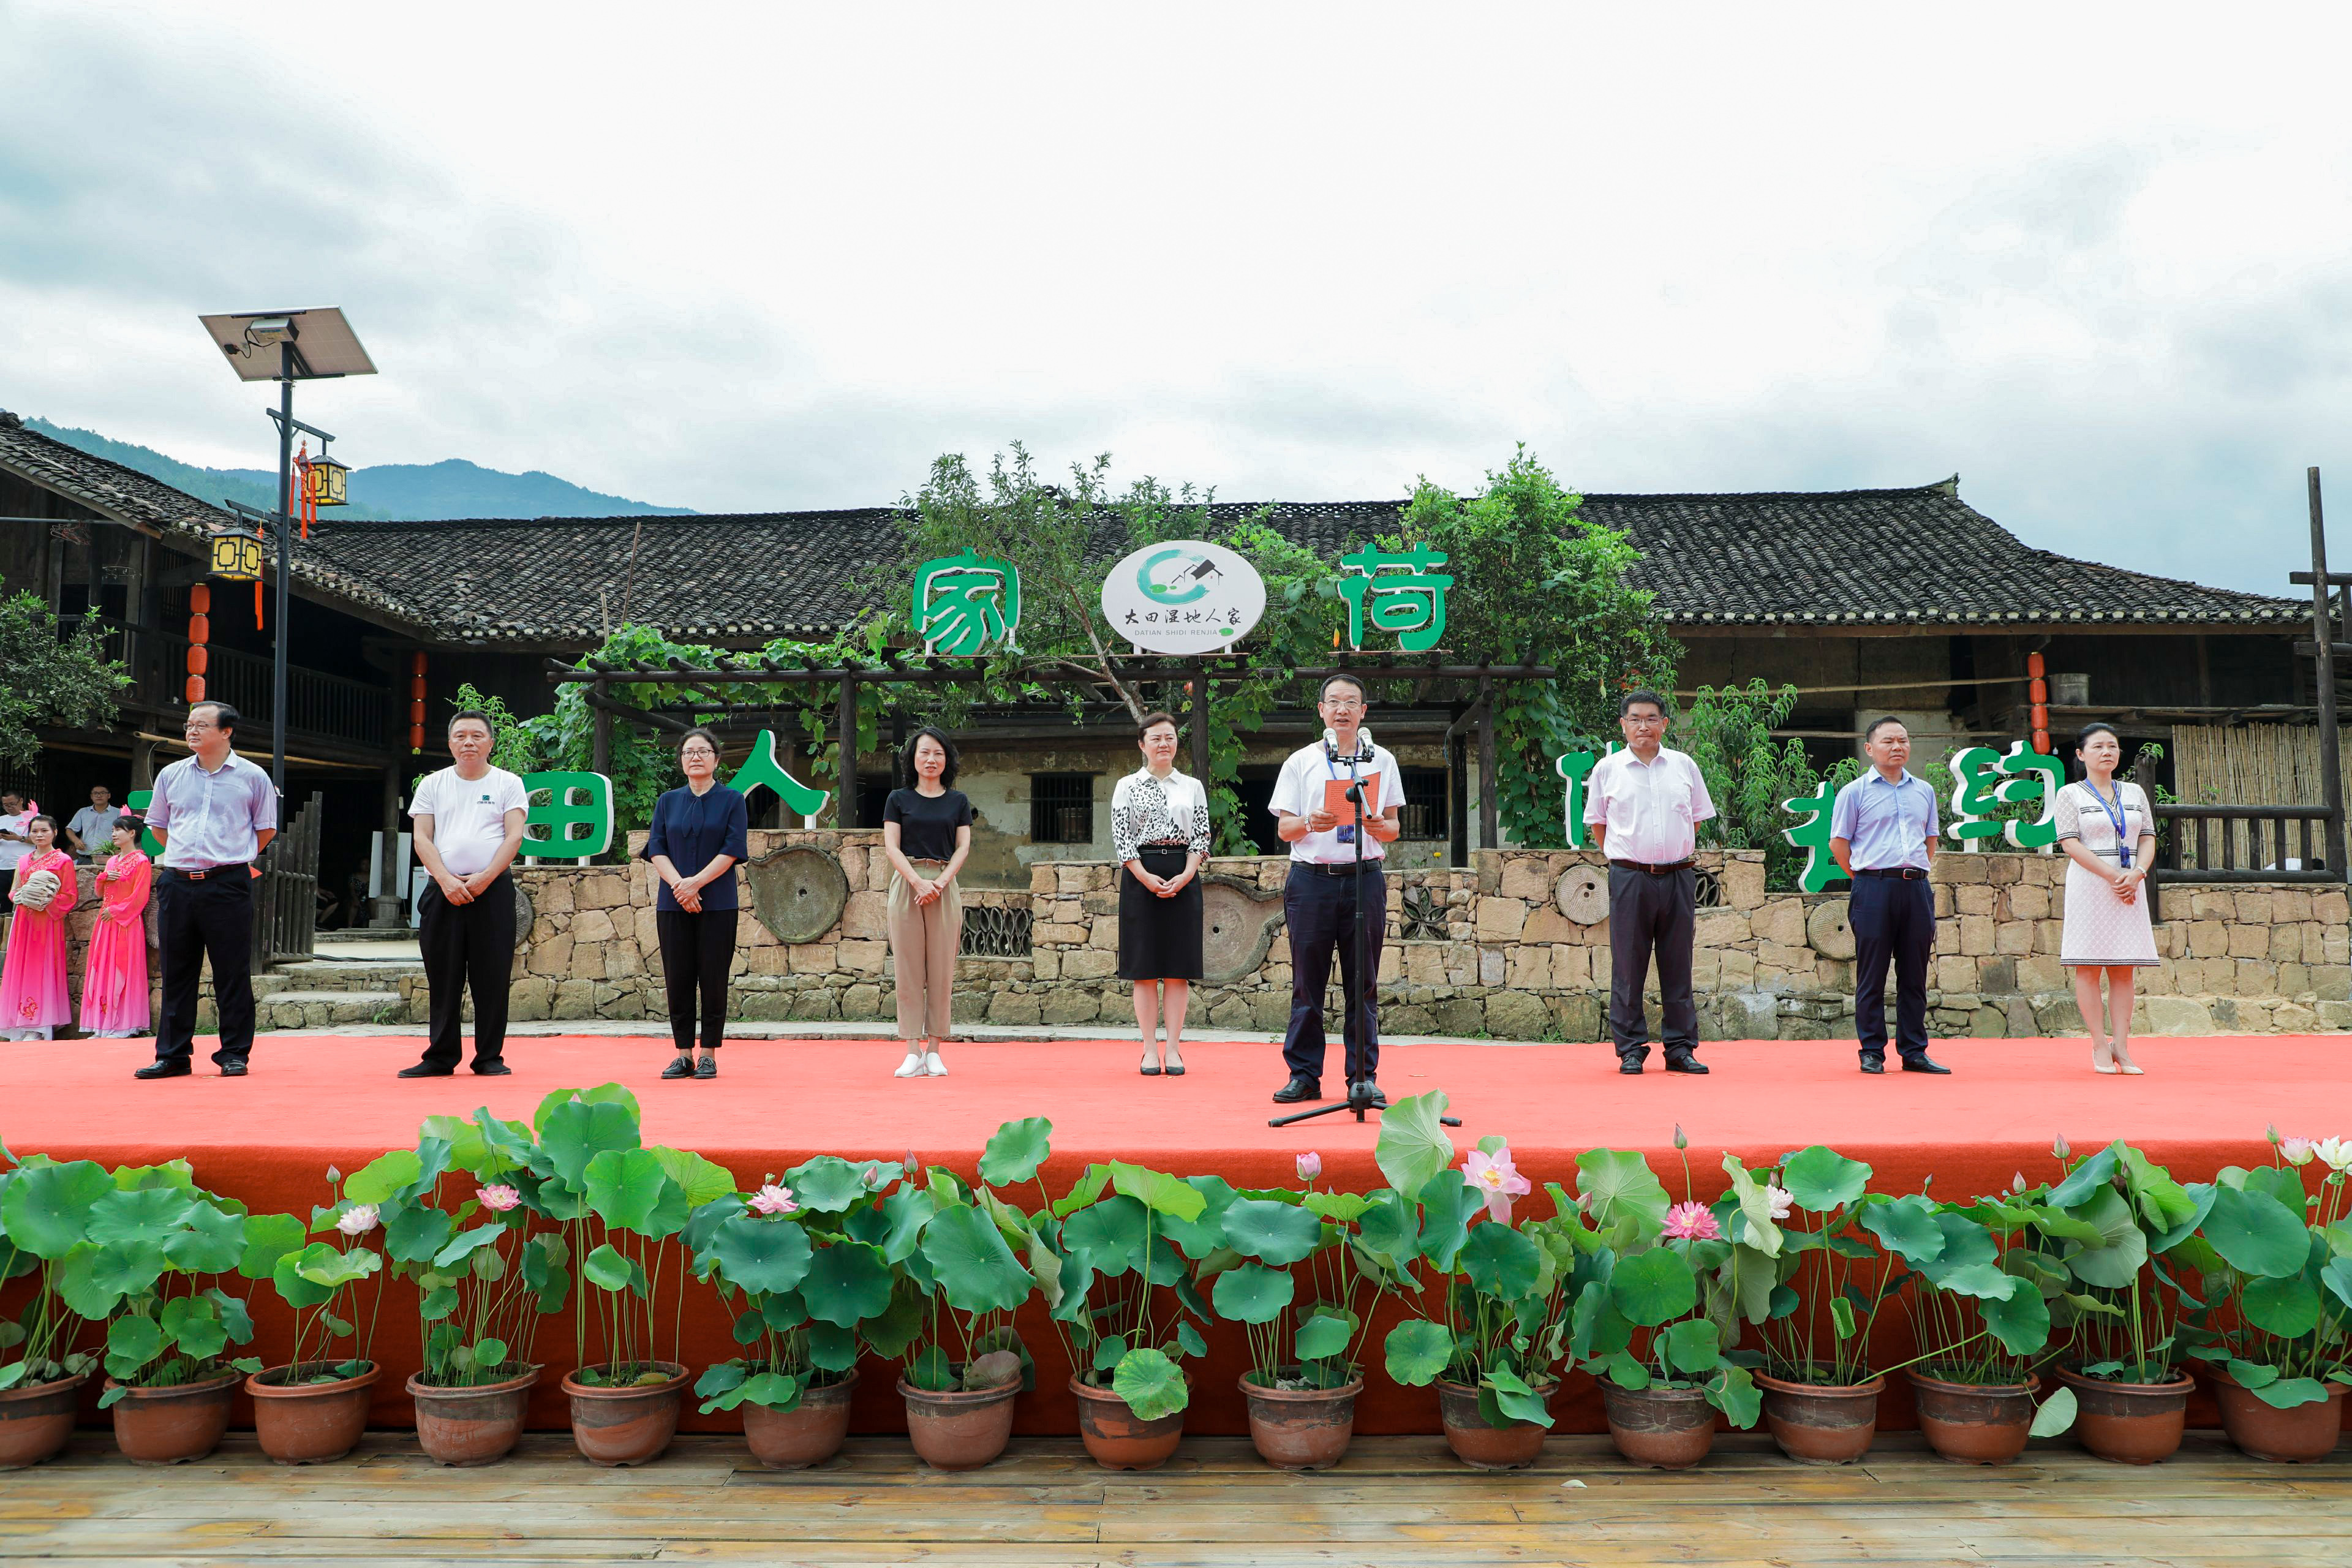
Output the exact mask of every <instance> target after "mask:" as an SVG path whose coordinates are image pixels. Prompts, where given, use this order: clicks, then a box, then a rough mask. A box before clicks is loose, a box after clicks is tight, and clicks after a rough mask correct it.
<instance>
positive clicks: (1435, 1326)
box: [1387, 1318, 1454, 1388]
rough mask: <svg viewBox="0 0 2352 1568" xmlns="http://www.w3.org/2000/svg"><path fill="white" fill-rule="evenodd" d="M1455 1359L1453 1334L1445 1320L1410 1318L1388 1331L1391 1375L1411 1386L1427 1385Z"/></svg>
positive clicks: (1388, 1355)
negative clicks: (1432, 1320)
mask: <svg viewBox="0 0 2352 1568" xmlns="http://www.w3.org/2000/svg"><path fill="white" fill-rule="evenodd" d="M1453 1359H1454V1335H1453V1333H1452V1331H1449V1330H1448V1329H1447V1328H1446V1327H1445V1325H1444V1324H1443V1323H1433V1322H1431V1321H1428V1320H1427V1319H1425V1318H1408V1319H1406V1320H1405V1321H1403V1322H1402V1323H1399V1324H1398V1325H1397V1326H1396V1327H1395V1328H1393V1329H1391V1330H1390V1331H1389V1337H1388V1344H1387V1360H1388V1368H1389V1375H1390V1376H1391V1377H1392V1378H1394V1379H1396V1381H1397V1382H1399V1383H1402V1384H1406V1385H1407V1386H1409V1387H1412V1388H1422V1387H1426V1386H1427V1385H1428V1384H1430V1383H1431V1382H1432V1381H1433V1380H1434V1379H1435V1378H1436V1376H1437V1374H1438V1373H1441V1372H1444V1370H1445V1367H1446V1363H1448V1362H1451V1361H1452V1360H1453Z"/></svg>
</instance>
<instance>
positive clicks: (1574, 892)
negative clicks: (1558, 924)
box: [1552, 866, 1609, 926]
mask: <svg viewBox="0 0 2352 1568" xmlns="http://www.w3.org/2000/svg"><path fill="white" fill-rule="evenodd" d="M1552 900H1553V901H1554V902H1555V903H1557V904H1559V912H1560V913H1561V914H1564V915H1566V916H1567V917H1568V918H1569V919H1570V920H1572V921H1575V922H1576V923H1577V924H1578V925H1580V926H1597V925H1599V924H1600V923H1601V921H1605V920H1607V919H1608V918H1609V872H1608V868H1605V867H1601V866H1570V868H1568V869H1567V870H1565V871H1562V872H1561V873H1560V874H1559V887H1557V888H1555V889H1553V890H1552Z"/></svg>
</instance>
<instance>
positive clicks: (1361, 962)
mask: <svg viewBox="0 0 2352 1568" xmlns="http://www.w3.org/2000/svg"><path fill="white" fill-rule="evenodd" d="M1316 706H1317V710H1318V711H1319V712H1320V713H1321V714H1322V715H1323V722H1324V724H1325V725H1326V726H1327V728H1326V729H1325V730H1324V731H1323V739H1321V740H1320V741H1318V742H1315V743H1314V744H1313V745H1309V746H1301V747H1300V748H1299V749H1298V750H1297V751H1296V752H1292V753H1291V754H1290V760H1289V761H1288V762H1286V763H1283V764H1282V776H1281V777H1280V778H1279V779H1277V780H1276V782H1275V786H1274V798H1273V800H1272V802H1271V808H1272V810H1273V812H1274V814H1275V816H1276V818H1277V819H1278V823H1279V826H1278V828H1277V831H1278V832H1280V834H1281V835H1282V838H1283V842H1285V843H1286V844H1288V845H1289V846H1290V879H1289V880H1288V881H1287V882H1286V883H1285V884H1284V885H1283V889H1282V912H1283V916H1284V918H1285V920H1286V922H1287V926H1288V931H1289V936H1290V1027H1289V1029H1288V1030H1287V1031H1286V1033H1285V1034H1284V1036H1283V1038H1282V1059H1283V1063H1284V1065H1285V1066H1286V1067H1288V1068H1290V1081H1289V1082H1288V1083H1286V1084H1284V1085H1283V1086H1282V1087H1281V1088H1280V1089H1276V1090H1275V1093H1274V1098H1275V1099H1276V1100H1277V1101H1279V1102H1281V1103H1283V1104H1285V1105H1288V1104H1291V1103H1293V1102H1295V1101H1297V1100H1320V1099H1322V1098H1323V1047H1324V1036H1323V993H1324V990H1325V988H1326V987H1327V986H1328V985H1329V984H1330V980H1331V952H1332V949H1333V948H1334V947H1335V946H1336V947H1337V948H1338V950H1339V985H1340V990H1341V993H1342V994H1343V995H1344V996H1345V997H1346V999H1347V1012H1346V1014H1345V1018H1346V1024H1345V1026H1344V1028H1343V1030H1342V1034H1343V1037H1344V1038H1345V1041H1346V1045H1347V1052H1348V1058H1347V1059H1348V1064H1349V1068H1350V1069H1351V1070H1352V1071H1353V1072H1354V1074H1355V1077H1354V1078H1353V1079H1350V1081H1349V1086H1348V1088H1349V1099H1350V1100H1356V1101H1359V1102H1361V1103H1367V1104H1371V1105H1385V1104H1386V1103H1388V1102H1387V1100H1385V1099H1384V1098H1383V1097H1382V1096H1381V1086H1380V1084H1379V1082H1378V1081H1377V1080H1376V1076H1375V1075H1376V1074H1377V1072H1378V1070H1379V1068H1380V1059H1381V1035H1380V1018H1379V1016H1378V1013H1377V1011H1376V1009H1375V1006H1374V997H1375V996H1376V995H1377V994H1378V993H1379V990H1380V974H1381V945H1382V942H1383V941H1384V940H1385V938H1386V937H1387V934H1388V911H1389V894H1388V879H1386V878H1385V877H1383V876H1381V859H1382V858H1383V857H1384V856H1385V855H1386V853H1387V850H1386V848H1385V846H1387V845H1388V844H1390V843H1391V842H1392V841H1393V840H1394V839H1395V837H1396V836H1397V813H1398V811H1399V810H1400V809H1402V806H1403V805H1404V781H1403V780H1402V779H1401V778H1399V777H1398V776H1397V762H1396V758H1395V757H1394V756H1392V755H1391V754H1390V753H1389V752H1388V750H1387V749H1386V748H1385V747H1381V746H1376V745H1373V744H1372V743H1371V742H1372V737H1371V735H1370V732H1369V731H1366V730H1365V729H1364V710H1365V708H1366V706H1367V700H1366V698H1365V695H1364V683H1363V682H1362V681H1360V680H1358V679H1356V678H1355V677H1353V676H1350V675H1335V676H1332V677H1331V678H1329V679H1327V680H1325V681H1324V682H1323V695H1322V700H1321V701H1320V702H1318V704H1317V705H1316ZM1356 787H1360V788H1361V790H1362V807H1363V824H1364V842H1363V843H1361V844H1358V843H1357V842H1356V826H1355V824H1356V811H1357V807H1356V805H1355V804H1354V803H1352V802H1350V801H1349V800H1348V799H1347V798H1346V795H1347V793H1348V791H1349V789H1351V788H1356ZM1359 851H1360V852H1361V855H1362V858H1363V868H1362V870H1361V872H1360V873H1359V871H1358V869H1357V865H1356V861H1357V857H1358V853H1359ZM1359 875H1360V876H1361V877H1362V879H1363V895H1362V896H1363V901H1362V903H1361V905H1360V906H1359V904H1358V903H1357V886H1356V882H1357V878H1358V876H1359Z"/></svg>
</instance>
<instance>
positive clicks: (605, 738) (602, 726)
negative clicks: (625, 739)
mask: <svg viewBox="0 0 2352 1568" xmlns="http://www.w3.org/2000/svg"><path fill="white" fill-rule="evenodd" d="M588 689H589V690H591V691H593V692H594V693H595V694H596V695H597V696H599V697H610V696H611V695H612V694H613V693H612V689H611V688H610V687H609V686H607V685H606V684H605V683H604V681H602V680H597V681H594V682H593V683H591V684H590V686H589V688H588ZM595 714H596V716H595V718H594V719H593V720H591V721H589V724H590V727H589V731H588V732H589V737H590V738H589V742H588V771H589V772H591V773H607V774H609V773H612V771H613V715H612V713H611V712H610V711H609V710H606V709H603V708H599V709H597V710H595Z"/></svg>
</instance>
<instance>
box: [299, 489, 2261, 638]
mask: <svg viewBox="0 0 2352 1568" xmlns="http://www.w3.org/2000/svg"><path fill="white" fill-rule="evenodd" d="M1401 509H1402V502H1398V501H1335V502H1281V503H1277V504H1276V505H1275V506H1274V507H1273V509H1272V516H1271V519H1270V521H1271V522H1272V524H1273V526H1274V527H1275V528H1276V529H1277V530H1279V531H1281V532H1282V533H1284V534H1286V536H1288V537H1289V538H1291V539H1293V540H1296V541H1297V542H1299V543H1301V544H1304V545H1307V547H1309V548H1310V549H1313V550H1315V551H1317V552H1319V553H1321V554H1323V555H1325V556H1327V557H1336V556H1337V555H1339V553H1340V552H1342V551H1344V550H1345V549H1347V548H1349V546H1351V545H1352V544H1354V543H1357V542H1361V541H1363V540H1365V539H1368V538H1370V537H1372V536H1374V535H1377V534H1380V533H1383V532H1387V531H1392V530H1393V529H1394V528H1395V526H1396V521H1397V517H1398V514H1399V512H1400V510H1401ZM1255 510H1257V508H1256V506H1255V505H1253V504H1247V503H1239V502H1221V503H1219V504H1218V505H1217V507H1216V508H1215V511H1216V513H1217V515H1218V519H1219V521H1220V522H1221V523H1223V522H1224V521H1231V520H1234V519H1239V518H1241V517H1244V516H1246V515H1248V514H1249V513H1251V512H1253V511H1255ZM1583 510H1584V515H1585V516H1586V517H1588V518H1591V520H1593V521H1596V522H1600V523H1603V524H1606V525H1607V526H1609V527H1612V528H1617V529H1622V530H1624V531H1626V532H1627V533H1628V534H1630V535H1631V536H1632V538H1633V543H1634V544H1635V545H1636V546H1637V547H1638V548H1639V549H1640V550H1641V551H1642V560H1641V561H1640V562H1639V563H1637V564H1636V565H1635V566H1634V567H1633V573H1632V577H1633V582H1634V583H1635V584H1637V585H1638V586H1641V587H1643V588H1647V589H1650V590H1652V591H1653V592H1654V594H1655V595H1657V605H1658V609H1659V612H1660V613H1661V614H1662V615H1663V616H1664V618H1665V619H1667V620H1668V621H1670V622H1672V623H1674V624H1675V625H1678V626H1687V627H1692V628H1698V627H1705V626H1741V625H1749V624H1754V625H1759V626H1761V625H1782V626H1786V625H1796V626H1807V625H1811V626H1826V625H1832V624H1836V625H1912V626H1919V625H1948V626H1969V625H1975V626H1993V625H1996V624H2004V625H2005V624H2012V623H2013V624H2017V625H2021V626H2023V625H2034V626H2048V625H2052V624H2057V623H2084V624H2089V623H2099V624H2113V623H2118V622H2136V623H2142V624H2147V623H2173V624H2187V625H2200V626H2216V625H2240V626H2244V625H2248V624H2254V625H2259V624H2263V623H2273V624H2276V625H2278V626H2281V627H2282V628H2283V629H2284V628H2285V627H2288V626H2293V625H2294V623H2295V621H2296V620H2297V619H2298V617H2300V616H2303V615H2304V614H2305V612H2306V610H2307V609H2308V606H2307V605H2300V604H2299V603H2298V602H2296V601H2294V600H2290V599H2276V598H2267V597H2264V596H2263V595H2257V594H2245V593H2239V592H2235V591H2233V590H2230V589H2225V588H2207V587H2202V586H2200V585H2199V584H2194V583H2184V582H2179V581H2177V580H2175V579H2172V578H2167V577H2155V576H2150V575H2147V574H2144V573H2138V572H2127V571H2125V570H2123V569H2122V568H2120V567H2115V566H2104V565H2100V564H2098V563H2095V562H2086V561H2075V560H2072V559H2070V558H2068V557H2066V556H2063V555H2056V554H2053V553H2052V552H2048V551H2043V550H2034V549H2031V548H2029V547H2028V546H2027V545H2025V544H2024V543H2023V542H2021V541H2020V540H2018V539H2017V538H2016V537H2015V536H2014V535H2012V534H2011V533H2010V532H2009V531H2007V530H2006V529H2004V528H2002V527H2001V526H2000V524H1998V523H1996V522H1994V521H1992V520H1991V519H1990V518H1988V517H1986V516H1984V515H1983V514H1982V513H1980V512H1979V511H1977V510H1975V509H1974V508H1972V507H1970V506H1969V505H1968V504H1967V503H1966V502H1964V501H1962V500H1960V499H1959V495H1958V482H1957V480H1947V481H1945V482H1943V483H1941V484H1933V485H1921V486H1917V487H1915V488H1911V489H1878V490H1832V491H1790V492H1780V493H1768V494H1756V495H1588V496H1586V497H1585V498H1584V509H1583ZM315 537H316V539H317V551H318V552H319V553H320V554H321V555H323V556H325V557H326V558H327V559H328V560H330V561H331V562H332V563H335V564H336V565H338V566H340V567H341V568H342V569H343V570H345V571H346V572H348V573H350V574H352V575H355V576H361V577H365V578H369V579H372V580H374V581H379V582H386V583H397V584H400V587H401V592H402V593H403V594H404V595H406V596H409V597H411V598H413V599H415V601H417V602H418V603H419V604H420V605H422V606H423V607H424V608H425V609H426V610H428V611H429V612H430V614H431V616H432V617H433V623H434V625H435V626H436V628H437V629H439V630H440V631H441V632H442V633H443V634H444V635H445V636H450V637H457V638H459V639H462V640H467V641H483V642H532V643H580V642H593V641H596V640H598V639H599V638H600V637H601V634H602V629H603V628H604V626H608V625H615V624H618V623H619V622H620V621H621V620H622V619H623V618H624V612H625V613H626V616H627V618H630V619H634V620H636V621H639V622H642V623H646V624H650V625H655V626H663V627H666V628H667V629H668V630H669V631H670V632H671V633H672V634H673V635H676V636H679V637H699V638H706V639H709V638H737V639H744V638H750V639H764V638H767V637H779V636H792V635H799V634H804V633H807V632H812V631H816V630H818V629H820V628H831V627H833V626H840V625H843V624H845V622H847V621H849V620H850V619H852V618H853V617H855V616H856V614H857V612H858V611H859V610H860V609H862V608H864V607H865V602H864V600H863V599H862V598H861V597H860V596H859V595H856V594H855V593H853V592H852V591H851V590H850V587H849V580H850V578H851V576H852V575H853V574H855V573H856V571H857V570H858V569H859V568H860V567H861V566H863V565H864V564H865V563H867V562H868V561H871V560H874V559H876V558H877V556H882V555H887V554H888V553H890V552H894V551H895V550H896V548H897V541H898V521H897V518H896V514H895V513H893V512H892V511H891V510H888V509H886V508H866V509H859V510H845V511H801V512H754V513H742V514H735V515H728V516H691V517H645V518H636V517H616V518H541V519H539V520H536V521H520V520H509V519H475V520H470V521H451V522H376V521H333V522H330V523H327V524H325V525H324V526H323V527H322V529H321V530H320V531H319V532H318V534H317V535H316V536H315ZM1095 553H1098V554H1102V555H1103V556H1105V558H1106V559H1108V557H1110V556H1112V555H1115V554H1116V553H1118V547H1117V544H1116V542H1115V535H1114V533H1113V531H1112V529H1111V528H1110V526H1109V525H1108V522H1106V524H1105V526H1104V527H1103V529H1102V531H1101V539H1100V541H1099V542H1098V545H1097V550H1096V552H1095Z"/></svg>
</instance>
